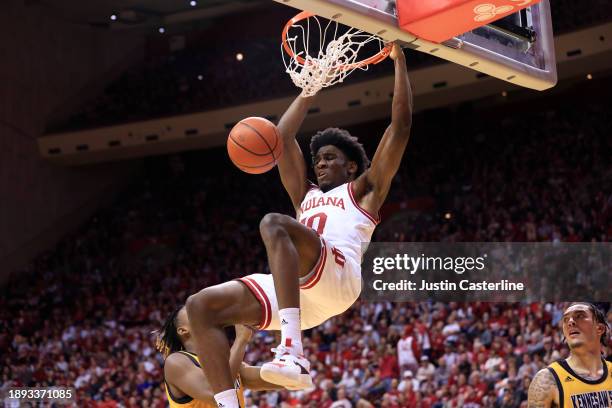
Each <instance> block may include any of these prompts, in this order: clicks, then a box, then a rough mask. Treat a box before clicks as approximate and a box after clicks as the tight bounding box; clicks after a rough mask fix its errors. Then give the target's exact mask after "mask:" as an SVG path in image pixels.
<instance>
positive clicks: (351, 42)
mask: <svg viewBox="0 0 612 408" xmlns="http://www.w3.org/2000/svg"><path fill="white" fill-rule="evenodd" d="M311 26H313V32H312V33H311V31H310V30H311ZM317 29H318V33H317ZM282 40H283V41H282V50H281V52H282V54H283V62H284V64H285V68H286V72H287V73H288V74H289V76H290V77H291V80H292V81H293V83H294V84H295V85H296V86H297V87H299V88H301V89H302V96H312V95H314V94H316V93H317V92H319V91H320V90H321V89H323V88H326V87H328V86H332V85H334V84H337V83H340V82H343V81H344V78H346V77H347V76H348V75H349V74H350V73H351V72H353V71H355V70H356V69H362V70H367V69H368V65H370V64H377V63H379V62H380V61H382V60H384V59H385V58H386V57H387V56H388V55H389V53H390V52H391V46H392V44H386V45H385V43H384V41H383V40H382V39H381V38H379V37H377V36H375V35H372V34H370V33H367V32H365V31H362V30H359V29H356V28H350V27H343V26H341V25H340V24H339V23H338V22H337V21H331V20H330V21H328V22H327V23H322V22H321V21H320V19H319V17H317V16H316V15H315V14H313V13H309V12H307V11H303V12H301V13H299V14H298V15H296V16H295V17H293V18H292V19H291V20H289V22H287V24H286V25H285V28H284V29H283V33H282ZM372 45H374V46H375V47H376V49H377V52H375V53H374V55H371V56H369V57H362V54H364V53H366V52H367V51H368V50H367V49H366V48H371V46H372ZM285 54H286V55H285Z"/></svg>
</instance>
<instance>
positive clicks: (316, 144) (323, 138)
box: [310, 128, 370, 191]
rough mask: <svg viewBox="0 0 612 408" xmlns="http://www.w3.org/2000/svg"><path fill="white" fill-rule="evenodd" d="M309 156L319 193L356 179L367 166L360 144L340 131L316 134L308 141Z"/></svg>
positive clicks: (346, 132)
mask: <svg viewBox="0 0 612 408" xmlns="http://www.w3.org/2000/svg"><path fill="white" fill-rule="evenodd" d="M310 154H311V155H312V164H313V168H314V172H315V176H316V178H317V184H318V185H319V188H320V189H321V190H323V191H329V190H331V189H332V188H335V187H338V186H339V185H341V184H344V183H346V182H348V181H351V180H354V179H356V178H357V177H359V175H360V174H361V173H363V172H364V171H365V170H366V169H367V168H368V166H369V165H370V160H369V159H368V156H367V155H366V153H365V150H364V149H363V145H362V144H361V143H359V141H358V140H357V138H356V137H354V136H351V134H350V133H349V132H348V131H346V130H344V129H338V128H327V129H325V130H321V131H319V132H317V134H315V135H314V136H313V137H312V140H311V141H310Z"/></svg>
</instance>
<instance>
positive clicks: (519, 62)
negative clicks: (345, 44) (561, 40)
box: [275, 0, 557, 90]
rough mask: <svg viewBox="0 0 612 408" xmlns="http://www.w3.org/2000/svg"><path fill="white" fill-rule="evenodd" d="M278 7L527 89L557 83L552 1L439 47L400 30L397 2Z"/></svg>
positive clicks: (308, 0) (298, 2)
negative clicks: (393, 43) (311, 16)
mask: <svg viewBox="0 0 612 408" xmlns="http://www.w3.org/2000/svg"><path fill="white" fill-rule="evenodd" d="M275 1H277V2H279V3H282V4H285V5H289V6H292V7H295V8H297V9H300V10H307V11H310V12H313V13H315V14H317V15H319V16H322V17H324V18H327V19H330V20H334V21H338V22H340V23H342V24H345V25H347V26H351V27H355V28H359V29H361V30H364V31H367V32H370V33H372V34H376V35H378V36H380V37H381V38H383V39H384V40H386V41H400V42H402V43H403V44H404V46H405V47H408V48H412V49H415V50H417V51H421V52H425V53H428V54H432V55H435V56H437V57H439V58H443V59H445V60H448V61H451V62H454V63H456V64H460V65H463V66H466V67H468V68H471V69H474V70H476V71H479V72H482V73H485V74H487V75H490V76H493V77H496V78H499V79H502V80H504V81H508V82H511V83H513V84H516V85H520V86H523V87H526V88H532V89H536V90H545V89H548V88H551V87H553V86H554V85H555V84H556V82H557V68H556V60H555V52H554V42H553V40H554V38H553V33H552V20H551V16H550V4H549V0H542V1H540V2H539V3H537V4H533V5H531V6H529V7H527V8H525V9H523V10H521V11H520V12H517V13H514V14H511V15H509V16H507V17H505V18H503V19H501V20H497V21H495V22H493V23H489V24H487V25H484V26H482V27H479V28H477V29H475V30H472V31H469V32H467V33H464V34H461V35H458V36H456V37H453V38H452V39H449V40H447V41H444V42H443V43H440V44H437V43H433V42H429V41H427V40H424V39H422V38H418V37H416V36H415V35H413V34H411V33H409V32H406V31H403V30H402V29H400V28H399V26H398V20H397V17H396V15H397V13H396V4H395V3H396V2H395V0H275ZM402 1H414V0H402ZM524 1H528V2H529V0H524Z"/></svg>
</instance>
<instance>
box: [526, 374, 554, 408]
mask: <svg viewBox="0 0 612 408" xmlns="http://www.w3.org/2000/svg"><path fill="white" fill-rule="evenodd" d="M556 390H557V387H556V384H555V378H554V377H553V375H552V374H551V373H550V371H548V369H547V368H543V369H541V370H540V371H538V373H537V374H536V375H535V377H534V378H533V381H531V385H529V392H528V394H527V407H528V408H552V407H558V406H559V405H558V404H556V403H555V393H556V392H557V391H556Z"/></svg>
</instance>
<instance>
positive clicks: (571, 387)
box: [548, 359, 612, 408]
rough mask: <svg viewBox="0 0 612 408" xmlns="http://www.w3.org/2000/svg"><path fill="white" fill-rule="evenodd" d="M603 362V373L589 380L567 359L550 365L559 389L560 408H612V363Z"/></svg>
mask: <svg viewBox="0 0 612 408" xmlns="http://www.w3.org/2000/svg"><path fill="white" fill-rule="evenodd" d="M602 362H603V374H602V376H601V377H600V378H599V379H597V380H587V379H586V378H582V377H580V376H579V375H578V374H576V373H575V372H574V370H572V369H571V367H570V366H569V364H567V362H566V361H565V360H559V361H555V362H554V363H552V364H551V365H549V366H548V370H549V371H550V372H551V373H552V375H553V377H554V378H555V382H556V383H557V389H558V390H559V404H560V408H612V363H610V362H608V361H605V360H603V359H602Z"/></svg>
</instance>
